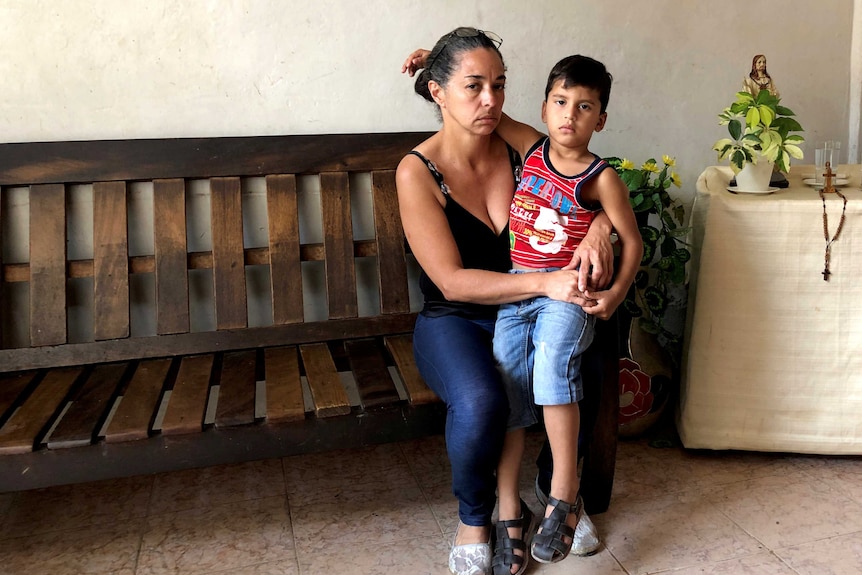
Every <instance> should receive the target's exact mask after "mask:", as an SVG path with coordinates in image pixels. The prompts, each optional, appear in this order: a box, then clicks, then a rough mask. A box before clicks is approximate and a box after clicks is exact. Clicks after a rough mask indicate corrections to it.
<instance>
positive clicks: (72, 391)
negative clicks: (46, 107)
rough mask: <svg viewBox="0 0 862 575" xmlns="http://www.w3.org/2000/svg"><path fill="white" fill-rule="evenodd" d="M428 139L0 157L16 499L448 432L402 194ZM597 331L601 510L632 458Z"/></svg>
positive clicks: (593, 461)
mask: <svg viewBox="0 0 862 575" xmlns="http://www.w3.org/2000/svg"><path fill="white" fill-rule="evenodd" d="M427 136H428V134H426V133H389V134H351V135H324V136H261V137H238V138H199V139H192V138H188V139H163V140H118V141H88V142H49V143H24V144H3V145H0V254H2V258H0V491H10V490H21V489H29V488H35V487H43V486H48V485H54V484H62V483H73V482H81V481H91V480H98V479H104V478H110V477H118V476H128V475H136V474H142V473H153V472H161V471H168V470H175V469H183V468H189V467H199V466H206V465H213V464H223V463H230V462H238V461H246V460H251V459H259V458H266V457H280V456H285V455H290V454H297V453H304V452H309V451H320V450H327V449H334V448H352V447H358V446H363V445H369V444H374V443H381V442H388V441H397V440H404V439H409V438H414V437H420V436H423V435H427V434H432V433H440V432H441V431H442V428H443V422H444V419H445V412H444V409H443V406H442V404H441V403H440V402H439V400H438V399H437V398H436V396H435V395H434V394H433V393H432V392H431V391H430V390H429V389H428V388H427V387H426V386H425V385H424V383H423V382H422V380H421V378H420V377H419V375H418V372H417V370H416V367H415V365H414V364H413V358H412V348H411V345H412V339H411V338H412V336H411V332H412V329H413V323H414V320H415V310H416V309H417V307H418V306H419V301H420V299H421V297H420V296H419V294H418V293H416V291H415V284H416V282H415V274H416V273H417V270H418V268H417V266H416V264H415V261H414V260H413V258H412V257H411V256H410V254H409V253H408V252H407V250H406V248H405V242H404V236H403V231H402V229H401V225H400V220H399V217H398V209H397V198H396V194H395V184H394V182H395V180H394V168H395V167H396V166H397V163H398V161H399V160H400V158H401V157H403V155H404V154H405V153H406V152H407V151H408V150H410V149H411V148H412V147H413V146H415V145H416V144H417V143H418V142H420V141H421V140H422V139H424V138H426V137H427ZM4 244H5V245H4ZM411 292H412V293H411ZM411 301H412V306H411ZM601 333H605V337H599V338H598V341H597V344H596V346H594V347H595V348H596V350H599V349H601V350H603V352H602V353H601V354H598V355H597V357H598V358H599V359H598V361H599V362H601V361H605V362H606V364H605V365H606V366H611V369H610V370H609V372H608V374H609V375H608V377H606V378H604V381H597V382H595V384H594V385H592V386H591V387H592V388H594V389H593V391H590V392H589V393H588V396H589V397H588V399H590V400H591V401H594V403H595V404H596V406H597V407H596V409H595V411H594V412H595V413H597V414H598V419H597V423H596V425H595V429H596V432H595V433H593V434H592V435H591V437H592V439H591V440H590V441H589V442H588V447H587V449H586V457H587V459H586V462H585V478H584V483H585V493H586V494H587V497H586V499H587V501H588V505H589V507H590V508H591V509H592V511H593V512H597V511H601V510H604V508H606V507H607V503H608V500H609V497H610V488H611V483H612V479H613V465H614V459H615V450H616V418H617V414H616V410H617V408H616V405H617V401H618V391H617V383H616V381H617V380H616V374H617V370H616V358H617V357H618V353H617V352H616V346H615V342H616V331H615V330H614V329H613V326H612V325H609V326H603V329H602V332H601ZM602 346H603V347H602ZM591 427H592V426H591ZM591 486H592V487H591Z"/></svg>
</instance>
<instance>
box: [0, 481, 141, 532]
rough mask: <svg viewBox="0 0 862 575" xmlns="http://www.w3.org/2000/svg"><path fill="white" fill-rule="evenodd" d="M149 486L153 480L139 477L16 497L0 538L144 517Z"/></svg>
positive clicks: (46, 489) (31, 492)
mask: <svg viewBox="0 0 862 575" xmlns="http://www.w3.org/2000/svg"><path fill="white" fill-rule="evenodd" d="M152 485H153V478H152V477H147V476H140V477H131V478H127V479H117V480H111V481H97V482H93V483H82V484H78V485H64V486H60V487H49V488H45V489H34V490H31V491H22V492H20V493H16V494H15V495H14V499H13V501H12V503H11V504H10V505H9V508H8V509H7V511H6V514H5V520H4V521H3V526H2V528H0V538H5V537H11V536H22V535H30V534H36V533H49V532H52V531H66V530H68V529H75V528H78V527H86V526H90V525H95V526H98V525H103V524H105V523H116V522H121V521H125V520H128V519H130V518H134V517H143V516H145V515H146V512H147V502H148V501H149V498H150V493H151V491H152Z"/></svg>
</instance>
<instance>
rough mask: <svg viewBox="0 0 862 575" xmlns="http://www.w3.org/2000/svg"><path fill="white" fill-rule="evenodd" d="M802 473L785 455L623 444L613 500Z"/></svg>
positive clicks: (619, 452)
mask: <svg viewBox="0 0 862 575" xmlns="http://www.w3.org/2000/svg"><path fill="white" fill-rule="evenodd" d="M798 473H800V468H799V464H798V461H797V460H796V459H795V458H793V457H788V456H787V455H785V454H769V453H755V452H744V451H705V450H687V449H683V448H681V447H670V448H653V447H650V446H649V444H648V443H647V442H645V441H642V440H640V441H637V442H620V444H619V448H618V452H617V467H616V474H615V478H614V491H613V497H614V501H615V502H616V501H621V500H623V499H626V498H629V497H634V498H644V497H657V496H661V495H664V494H667V493H678V492H682V491H686V490H688V489H691V488H704V489H705V488H712V487H717V486H721V485H727V484H731V483H735V482H739V481H744V480H747V479H755V478H758V477H769V476H773V475H775V476H787V475H792V474H798Z"/></svg>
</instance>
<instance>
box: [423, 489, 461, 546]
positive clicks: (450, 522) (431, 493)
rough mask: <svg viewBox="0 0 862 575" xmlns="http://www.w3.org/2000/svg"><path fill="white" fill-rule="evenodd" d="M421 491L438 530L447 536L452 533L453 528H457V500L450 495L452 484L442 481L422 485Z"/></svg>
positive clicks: (453, 532) (453, 531)
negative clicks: (430, 484)
mask: <svg viewBox="0 0 862 575" xmlns="http://www.w3.org/2000/svg"><path fill="white" fill-rule="evenodd" d="M422 493H423V494H424V496H425V500H426V501H427V502H428V506H429V508H430V509H431V513H433V514H434V518H435V519H436V520H437V524H438V525H439V527H440V531H441V532H442V533H444V534H446V535H447V536H449V537H451V536H452V535H454V534H455V529H457V528H458V500H457V499H455V496H454V495H452V485H451V484H450V483H443V484H436V485H432V486H429V487H423V488H422Z"/></svg>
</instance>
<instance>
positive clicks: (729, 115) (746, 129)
mask: <svg viewBox="0 0 862 575" xmlns="http://www.w3.org/2000/svg"><path fill="white" fill-rule="evenodd" d="M779 102H780V99H779V98H778V97H777V96H773V95H772V94H770V93H769V91H768V90H761V91H760V93H759V94H757V96H752V95H751V94H749V93H748V92H737V93H736V101H735V102H734V103H733V104H731V105H730V106H729V107H727V108H725V109H724V110H723V111H722V112H721V114H719V115H718V117H719V125H721V126H724V125H726V126H727V133H728V134H729V135H730V138H722V139H720V140H718V141H717V142H716V143H715V144H714V145H713V147H712V149H713V150H715V151H716V152H718V159H719V160H725V159H727V160H729V161H730V167H731V169H733V171H734V173H738V172H739V171H740V170H741V169H742V168H743V166H745V164H747V163H749V162H751V163H757V158H758V156H759V155H762V156H763V157H765V158H766V159H768V160H771V161H773V162H775V164H776V165H777V166H778V168H779V169H780V170H781V171H782V172H788V171H790V158H791V157H793V158H796V159H798V160H801V159H802V149H801V148H800V147H799V145H800V144H801V143H802V142H804V141H805V139H804V138H803V137H802V136H800V135H799V134H793V133H791V132H802V131H803V130H802V126H801V125H800V124H799V122H797V121H796V119H795V118H794V117H793V116H795V114H794V113H793V110H791V109H790V108H786V107H784V106H782V105H780V104H779Z"/></svg>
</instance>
